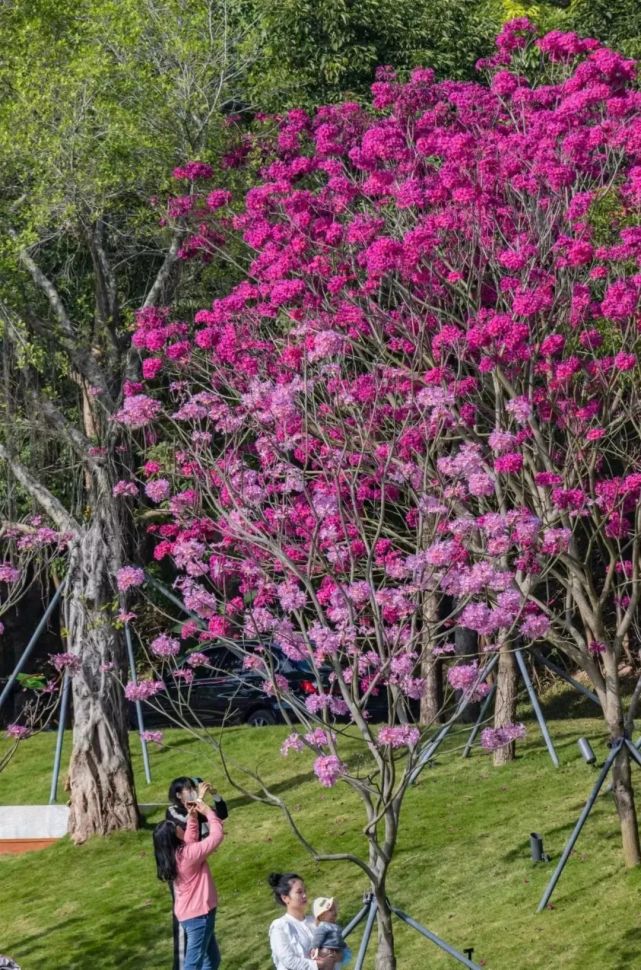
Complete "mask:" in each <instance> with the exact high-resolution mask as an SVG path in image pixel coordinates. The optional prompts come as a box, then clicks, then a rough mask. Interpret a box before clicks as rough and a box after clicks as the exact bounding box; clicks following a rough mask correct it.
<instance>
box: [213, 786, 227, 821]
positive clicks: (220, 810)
mask: <svg viewBox="0 0 641 970" xmlns="http://www.w3.org/2000/svg"><path fill="white" fill-rule="evenodd" d="M211 807H212V808H213V810H214V811H215V813H216V815H217V816H218V818H219V819H220V821H221V822H224V821H225V819H226V818H228V817H229V809H228V808H227V802H226V801H225V799H224V798H223V797H222V795H219V794H218V792H215V793H214V802H213V805H212V806H211Z"/></svg>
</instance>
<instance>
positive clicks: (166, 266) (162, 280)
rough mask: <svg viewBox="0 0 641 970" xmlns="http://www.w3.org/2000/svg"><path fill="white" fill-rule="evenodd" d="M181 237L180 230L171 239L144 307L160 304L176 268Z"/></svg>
mask: <svg viewBox="0 0 641 970" xmlns="http://www.w3.org/2000/svg"><path fill="white" fill-rule="evenodd" d="M180 239H181V233H178V232H176V233H174V235H173V238H172V240H171V244H170V246H169V249H168V251H167V254H166V256H165V258H164V260H163V263H162V266H161V267H160V269H159V270H158V273H157V274H156V279H155V280H154V282H153V283H152V285H151V289H150V290H149V293H148V294H147V296H146V297H145V302H144V303H143V307H151V306H156V305H157V304H158V301H159V300H160V297H161V296H162V292H163V290H164V288H165V286H166V284H167V282H168V280H169V277H170V275H171V271H172V269H173V268H174V265H175V263H176V259H177V254H178V247H179V245H180Z"/></svg>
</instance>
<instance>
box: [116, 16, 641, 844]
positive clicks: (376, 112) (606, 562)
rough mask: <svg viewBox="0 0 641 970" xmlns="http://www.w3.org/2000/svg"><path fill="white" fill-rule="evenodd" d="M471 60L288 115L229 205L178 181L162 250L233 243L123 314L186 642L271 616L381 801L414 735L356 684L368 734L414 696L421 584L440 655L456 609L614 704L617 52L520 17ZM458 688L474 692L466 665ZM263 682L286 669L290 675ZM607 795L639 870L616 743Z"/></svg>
mask: <svg viewBox="0 0 641 970" xmlns="http://www.w3.org/2000/svg"><path fill="white" fill-rule="evenodd" d="M535 55H536V56H535ZM537 59H538V62H539V66H538V67H537V68H536V69H533V68H532V64H533V63H534V62H535V61H537ZM479 68H480V69H481V70H482V71H483V72H485V75H486V81H482V80H480V81H479V82H474V83H471V82H470V83H463V82H454V81H441V82H436V80H435V78H434V75H433V72H432V71H431V70H429V69H419V70H415V71H414V72H413V73H412V75H411V78H410V79H409V81H407V82H406V83H401V81H399V79H398V78H397V77H396V76H395V74H394V72H393V71H392V70H391V69H387V68H384V69H381V70H379V72H378V77H377V80H376V83H375V84H374V85H373V87H372V104H371V106H367V107H364V106H362V105H359V104H355V103H343V104H338V105H333V106H326V107H323V108H321V109H319V110H318V111H317V112H316V113H315V114H314V115H313V116H310V115H308V114H307V113H305V112H303V111H300V110H294V111H291V112H289V113H288V114H287V115H286V116H285V117H284V118H283V119H282V120H281V122H280V124H279V127H278V132H277V136H276V139H275V145H274V152H273V156H272V157H271V158H269V159H268V160H266V162H265V165H264V167H263V169H262V174H261V178H260V181H259V182H258V184H256V186H255V187H254V188H252V189H251V190H250V191H249V192H248V193H247V195H246V196H245V198H244V201H242V203H241V202H240V201H235V200H233V199H230V198H229V196H227V195H223V194H221V193H220V192H219V191H216V190H214V191H213V192H212V185H211V182H206V181H205V182H204V181H198V180H197V179H191V180H190V181H189V182H188V185H189V194H188V196H185V197H184V198H188V199H189V211H190V213H191V216H192V218H193V234H192V236H191V238H190V240H189V241H188V242H187V244H186V245H185V246H184V247H183V251H184V254H185V255H186V256H187V255H189V256H191V257H193V256H196V255H198V254H199V253H200V254H202V255H204V256H205V257H206V258H208V259H211V258H216V259H218V258H224V255H225V244H224V242H221V239H222V238H224V237H226V236H228V235H232V234H237V233H241V234H242V236H243V239H244V242H245V244H246V246H247V248H248V250H249V251H250V254H251V255H250V265H249V267H248V271H247V274H246V277H245V278H244V279H243V280H242V281H241V282H240V283H239V284H238V285H237V286H236V287H234V288H233V289H232V290H231V292H229V293H228V294H227V295H225V296H223V297H220V298H217V299H215V300H214V301H213V303H212V305H211V306H210V307H207V308H205V309H202V310H200V311H199V312H197V313H196V314H195V317H194V320H193V323H192V322H184V321H177V320H175V319H173V317H172V315H171V314H170V313H169V312H168V311H163V312H161V311H159V310H156V309H147V310H144V311H142V312H141V313H140V314H139V315H138V319H137V326H136V330H135V334H134V338H133V339H134V343H135V345H136V346H137V347H138V348H139V349H140V351H141V352H142V354H143V356H144V361H143V373H144V375H145V380H144V382H142V383H140V384H137V385H132V386H131V388H130V390H131V401H130V403H127V402H125V406H124V407H123V409H122V411H121V420H122V421H124V422H125V423H129V424H131V425H132V427H134V428H140V427H142V426H145V427H148V426H149V425H150V424H151V423H152V422H154V423H155V424H156V425H157V426H158V427H159V428H160V427H162V429H163V432H162V433H163V441H164V442H165V444H166V441H167V440H169V441H171V442H172V443H173V445H174V449H173V453H172V456H171V458H170V459H168V458H167V457H166V455H167V449H166V448H165V450H164V452H163V454H164V456H165V457H164V458H162V459H159V460H158V461H156V462H154V463H153V464H151V465H150V466H148V471H149V472H150V474H149V482H148V484H147V486H146V493H147V495H148V496H149V497H150V498H151V500H152V501H154V502H158V503H160V506H159V507H160V508H161V509H163V510H164V511H165V512H166V520H165V522H164V523H163V524H161V525H157V524H156V525H154V526H152V531H154V532H155V534H156V535H157V538H158V542H157V545H156V549H155V556H156V558H157V559H158V560H162V559H164V558H165V557H170V558H171V559H172V560H173V563H174V565H175V567H176V568H177V570H178V572H179V579H178V581H177V585H178V586H179V588H180V589H181V590H182V593H183V595H184V598H185V602H186V603H188V605H189V607H190V609H192V610H193V611H194V613H195V614H197V615H198V616H199V617H200V618H201V620H202V623H203V624H204V625H205V626H206V627H208V629H207V630H206V631H205V633H204V634H203V636H205V637H210V638H211V637H219V636H223V637H229V638H232V639H233V638H239V637H241V636H245V637H250V638H252V639H254V640H255V639H270V640H274V641H276V642H277V643H278V644H279V645H280V647H281V648H282V650H283V651H284V652H285V653H286V654H287V655H288V656H289V657H291V658H292V659H296V660H298V659H302V658H304V659H305V660H306V661H307V662H308V663H310V664H311V666H312V667H313V668H314V670H316V671H317V670H318V669H319V668H320V667H321V666H325V665H329V666H330V667H331V670H332V680H333V685H334V686H333V689H332V690H331V691H328V692H326V693H323V692H322V691H321V690H319V691H318V692H317V693H315V694H313V695H311V696H310V697H309V698H308V700H307V703H306V709H305V710H298V714H297V716H298V717H299V718H302V719H305V718H306V717H310V718H313V717H316V718H320V719H321V720H324V721H328V720H330V719H331V717H332V715H340V714H342V713H347V712H348V713H349V715H350V716H351V718H352V720H353V721H354V722H355V723H356V725H357V726H358V728H359V729H360V731H361V733H362V735H363V737H364V738H365V739H366V741H367V742H368V744H369V747H370V750H371V751H373V752H374V759H375V762H376V765H377V771H378V775H376V777H375V780H372V778H373V777H374V776H371V777H370V779H369V782H368V784H371V786H372V788H373V789H374V790H375V791H376V795H377V798H378V799H379V801H378V802H376V804H375V808H374V810H373V812H372V818H373V819H376V818H385V817H387V818H388V819H389V818H390V817H394V813H398V809H399V806H400V797H401V795H402V791H403V790H404V788H403V786H404V784H405V779H406V778H407V772H406V774H404V775H402V776H401V775H400V774H398V773H397V772H395V770H394V765H395V764H397V761H395V759H398V758H399V751H398V748H399V746H400V745H404V747H401V748H400V751H401V753H403V754H402V755H401V756H402V757H404V758H405V759H406V760H405V762H404V763H405V764H406V766H407V771H409V769H410V768H411V765H412V759H413V758H414V757H415V753H416V750H417V741H418V738H417V736H416V735H415V734H414V733H412V732H411V731H409V730H406V731H405V733H404V734H400V733H393V732H392V733H389V732H387V733H384V732H382V733H381V735H378V734H377V732H376V730H375V728H374V726H372V725H370V724H368V721H367V717H366V702H367V698H368V697H369V696H370V694H371V693H372V692H373V691H376V690H380V689H384V690H386V691H388V692H389V696H390V712H391V717H390V725H389V727H390V728H391V727H393V725H394V722H395V721H400V722H401V723H403V722H404V721H405V720H406V719H407V715H408V710H409V704H410V701H411V700H412V699H414V698H417V697H420V695H421V693H422V691H423V690H424V687H425V685H424V682H423V680H422V678H421V676H420V675H418V674H417V665H418V662H419V660H420V655H421V651H422V648H423V645H424V642H425V624H426V613H425V610H424V604H425V600H426V597H434V596H436V597H438V598H441V599H443V598H445V599H447V601H448V602H449V603H450V604H453V605H452V606H451V609H450V611H449V615H448V618H447V619H446V620H440V621H439V620H438V619H434V621H433V622H432V621H431V620H430V630H429V637H430V642H431V644H432V646H433V647H436V648H437V649H438V650H439V651H440V652H441V654H445V655H447V651H448V641H449V639H450V638H451V635H452V626H453V625H454V624H457V625H459V626H462V627H466V628H468V629H470V630H473V631H475V632H476V633H477V634H478V635H479V636H480V637H481V638H482V639H481V643H482V648H483V650H484V651H486V652H492V651H496V650H509V649H510V647H511V645H513V644H514V643H515V642H516V640H517V639H518V641H519V642H521V643H522V644H525V645H527V644H529V643H531V642H534V641H537V640H546V641H548V642H549V643H551V644H553V645H555V646H556V647H557V648H559V649H561V650H563V651H564V652H565V653H566V654H568V655H569V656H570V657H571V658H572V660H573V661H574V662H576V663H578V664H579V665H581V666H582V667H583V668H584V669H585V670H586V671H587V672H588V674H589V675H590V677H591V679H592V682H593V684H594V686H595V689H596V692H597V694H598V696H599V699H600V701H601V704H602V707H603V711H604V715H605V717H606V720H607V723H608V727H609V730H610V732H611V734H612V736H614V737H616V736H618V735H620V734H621V732H622V731H623V730H624V726H625V725H624V718H625V712H624V705H623V692H622V689H621V685H620V683H619V675H618V662H619V659H620V657H621V653H622V650H623V647H624V643H625V639H626V636H629V635H630V634H631V633H632V632H633V631H634V628H635V624H636V620H637V615H638V604H639V592H640V587H639V566H640V556H639V552H640V546H639V544H640V541H641V436H640V434H639V431H640V426H639V422H640V419H641V399H640V396H639V349H640V337H639V324H640V322H641V314H640V311H639V299H640V295H641V272H640V269H639V264H640V262H641V226H639V206H640V204H641V94H640V93H639V91H638V89H637V86H636V73H637V69H636V65H635V63H634V62H633V61H631V60H627V59H625V58H624V57H622V56H620V55H619V54H617V53H615V52H613V51H611V50H608V49H607V48H605V47H603V46H602V45H601V44H600V43H599V42H598V41H596V40H584V39H581V38H579V37H577V36H575V35H573V34H563V33H560V32H558V31H556V32H552V33H550V34H548V35H547V36H545V37H542V38H539V37H538V36H537V34H536V31H535V30H534V28H533V26H532V25H531V23H530V22H529V21H528V20H526V19H524V18H520V19H518V20H514V21H511V22H510V23H508V24H507V25H506V26H505V27H504V29H503V30H502V32H501V34H500V35H499V37H498V38H497V48H496V53H495V55H493V56H492V57H491V58H489V59H487V60H486V61H484V62H483V63H481V64H479ZM173 204H174V207H175V205H176V203H175V202H174V203H173ZM158 454H159V455H160V451H159V452H158ZM156 479H157V480H158V485H157V487H154V485H153V482H154V480H156ZM432 619H433V618H432ZM252 662H253V661H252ZM450 682H451V685H452V687H455V688H456V689H464V690H468V691H469V692H470V693H473V692H476V694H477V696H483V693H484V691H485V685H483V684H481V683H479V676H478V669H477V668H476V667H475V666H473V665H465V666H464V667H463V668H461V667H460V666H458V667H454V668H452V669H451V671H450ZM270 689H271V690H272V691H273V692H274V693H276V694H277V695H282V696H287V693H288V690H287V683H286V681H283V679H282V678H281V679H280V680H278V679H273V680H270ZM633 713H634V712H633V711H631V712H629V716H630V717H632V716H633ZM520 733H521V731H520V729H519V728H518V726H512V729H509V728H508V729H506V730H504V731H503V734H502V735H499V734H492V735H491V736H488V740H487V746H488V747H495V746H496V744H498V743H506V741H505V740H504V739H507V740H508V741H513V740H514V738H515V737H518V736H520ZM297 744H298V742H295V743H294V742H292V743H291V744H290V747H292V748H294V749H296V747H297ZM327 747H328V753H327V754H326V755H323V756H322V757H321V759H319V761H320V763H318V762H317V766H316V773H317V775H318V777H319V780H320V782H321V784H323V785H331V784H333V783H335V782H336V781H337V780H338V779H342V780H347V781H349V780H350V778H352V777H353V773H352V774H350V770H349V765H345V764H344V763H343V762H342V761H341V759H340V752H339V750H338V748H337V741H336V738H335V736H333V735H330V736H328V746H327ZM394 752H396V753H394ZM355 783H357V784H365V783H364V782H363V780H362V779H357V781H356V782H355ZM614 789H615V795H616V798H617V805H618V809H619V814H620V817H621V824H622V828H623V831H624V845H626V846H627V848H626V857H627V859H628V861H629V862H639V861H640V859H641V855H640V854H639V846H638V836H636V834H635V835H634V838H633V837H632V835H631V832H632V826H633V822H631V821H630V819H631V818H632V819H633V818H634V801H633V795H632V789H631V786H630V778H629V765H628V763H627V755H625V753H623V754H621V756H620V758H619V760H618V762H617V765H616V768H615V783H614ZM390 813H391V814H390ZM634 831H635V833H636V823H635V822H634ZM626 832H627V833H628V836H629V838H628V837H627V836H626Z"/></svg>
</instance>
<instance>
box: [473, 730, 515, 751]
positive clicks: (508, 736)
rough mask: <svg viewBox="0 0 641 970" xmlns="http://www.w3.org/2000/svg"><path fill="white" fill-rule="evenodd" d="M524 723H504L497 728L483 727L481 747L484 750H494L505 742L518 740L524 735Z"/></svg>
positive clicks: (509, 742)
mask: <svg viewBox="0 0 641 970" xmlns="http://www.w3.org/2000/svg"><path fill="white" fill-rule="evenodd" d="M525 734H526V732H525V725H524V724H505V725H503V727H499V728H490V727H488V728H484V729H483V730H482V731H481V747H482V748H485V750H486V751H496V749H497V748H502V747H503V746H504V745H506V744H511V743H512V742H513V741H519V740H521V739H522V738H524V737H525Z"/></svg>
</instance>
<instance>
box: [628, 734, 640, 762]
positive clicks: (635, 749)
mask: <svg viewBox="0 0 641 970" xmlns="http://www.w3.org/2000/svg"><path fill="white" fill-rule="evenodd" d="M625 743H626V747H627V748H628V750H629V752H630V754H631V755H632V760H633V761H636V763H637V764H638V766H639V768H641V754H639V744H641V738H640V739H639V741H637V743H636V744H632V741H630V739H629V738H626V739H625Z"/></svg>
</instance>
